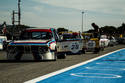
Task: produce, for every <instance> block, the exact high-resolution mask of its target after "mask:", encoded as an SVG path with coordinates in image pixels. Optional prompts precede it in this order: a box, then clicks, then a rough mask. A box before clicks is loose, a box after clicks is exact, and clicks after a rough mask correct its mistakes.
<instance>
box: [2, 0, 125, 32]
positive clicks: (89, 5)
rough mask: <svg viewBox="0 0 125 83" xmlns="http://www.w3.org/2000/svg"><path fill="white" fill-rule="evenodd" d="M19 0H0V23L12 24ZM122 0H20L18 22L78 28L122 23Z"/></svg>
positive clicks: (124, 10) (124, 15)
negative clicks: (19, 18)
mask: <svg viewBox="0 0 125 83" xmlns="http://www.w3.org/2000/svg"><path fill="white" fill-rule="evenodd" d="M17 2H18V0H0V24H1V23H3V21H6V22H7V24H12V20H11V19H12V11H13V10H17ZM124 4H125V0H21V24H23V25H28V26H33V27H54V28H58V27H62V28H66V29H69V30H72V31H81V27H82V12H84V14H83V30H84V31H87V30H89V29H93V27H92V26H91V23H93V22H94V23H96V24H97V25H98V26H99V27H103V26H106V25H107V26H115V27H118V26H121V24H122V23H124V22H125V5H124Z"/></svg>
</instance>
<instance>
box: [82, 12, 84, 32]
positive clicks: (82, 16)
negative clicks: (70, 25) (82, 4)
mask: <svg viewBox="0 0 125 83" xmlns="http://www.w3.org/2000/svg"><path fill="white" fill-rule="evenodd" d="M83 14H84V12H83V11H82V33H83Z"/></svg>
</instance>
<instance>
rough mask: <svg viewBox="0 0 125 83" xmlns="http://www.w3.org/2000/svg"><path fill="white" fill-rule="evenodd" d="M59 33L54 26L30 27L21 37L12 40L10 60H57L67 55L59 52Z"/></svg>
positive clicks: (9, 52)
mask: <svg viewBox="0 0 125 83" xmlns="http://www.w3.org/2000/svg"><path fill="white" fill-rule="evenodd" d="M58 41H59V37H58V34H57V33H56V30H55V29H53V28H50V29H49V28H47V29H46V28H30V29H26V30H25V31H23V32H22V34H21V36H20V39H19V40H15V41H13V42H10V43H9V45H8V49H7V59H8V60H32V59H33V60H56V59H57V58H58V57H59V58H65V57H66V55H65V54H63V53H61V52H60V53H61V54H59V53H58V50H57V42H58Z"/></svg>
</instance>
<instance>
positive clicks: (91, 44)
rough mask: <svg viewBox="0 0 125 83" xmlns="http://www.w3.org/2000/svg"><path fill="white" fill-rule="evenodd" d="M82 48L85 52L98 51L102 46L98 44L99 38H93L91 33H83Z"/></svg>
mask: <svg viewBox="0 0 125 83" xmlns="http://www.w3.org/2000/svg"><path fill="white" fill-rule="evenodd" d="M82 36H83V37H84V40H85V41H84V43H85V45H84V49H85V51H86V52H94V53H98V52H99V51H100V50H101V49H102V50H103V47H102V46H101V45H100V42H99V38H94V36H93V33H83V34H82Z"/></svg>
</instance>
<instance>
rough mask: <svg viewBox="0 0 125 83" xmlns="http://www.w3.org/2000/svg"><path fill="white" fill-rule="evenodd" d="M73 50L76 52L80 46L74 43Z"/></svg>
mask: <svg viewBox="0 0 125 83" xmlns="http://www.w3.org/2000/svg"><path fill="white" fill-rule="evenodd" d="M71 49H72V50H74V49H79V44H77V43H72V47H71Z"/></svg>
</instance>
